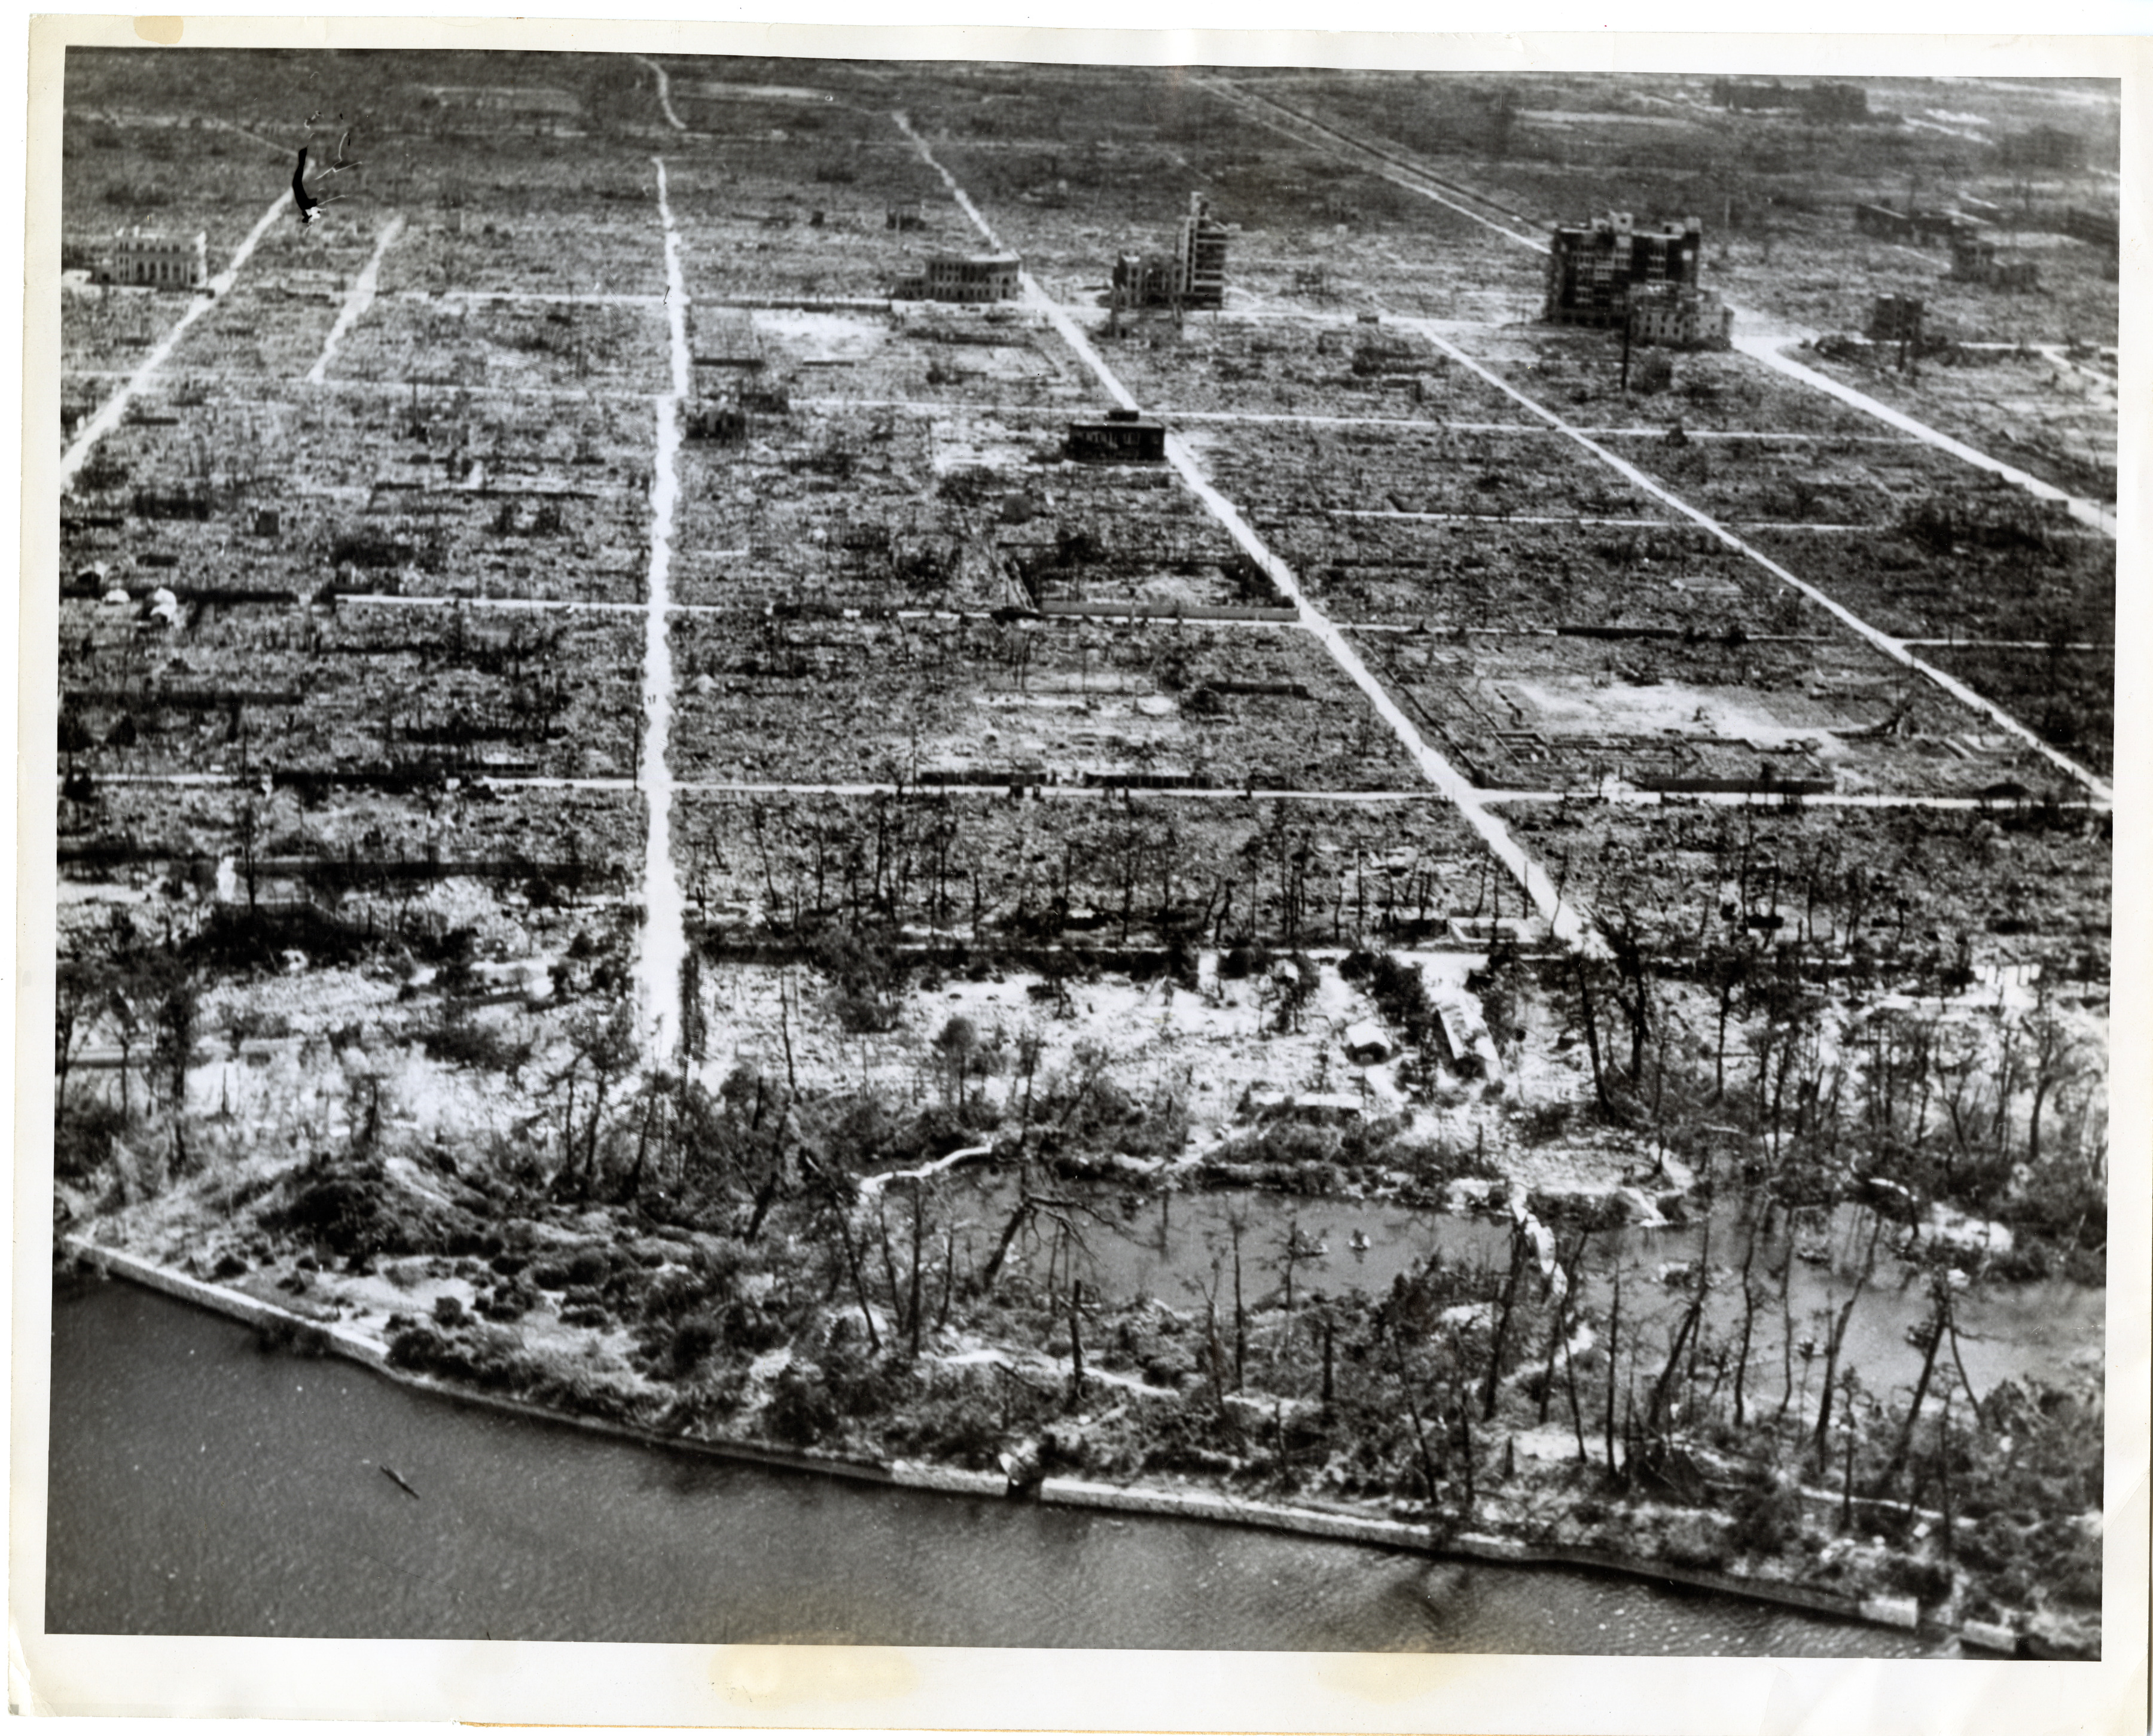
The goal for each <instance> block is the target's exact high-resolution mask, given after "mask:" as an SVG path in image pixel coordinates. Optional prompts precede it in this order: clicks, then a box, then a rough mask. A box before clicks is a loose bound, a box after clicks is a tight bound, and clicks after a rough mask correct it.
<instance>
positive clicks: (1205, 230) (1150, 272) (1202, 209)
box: [1113, 193, 1232, 308]
mask: <svg viewBox="0 0 2153 1736" xmlns="http://www.w3.org/2000/svg"><path fill="white" fill-rule="evenodd" d="M1231 234H1232V231H1231V230H1229V228H1228V227H1226V225H1225V224H1224V223H1222V222H1220V221H1219V220H1218V219H1217V218H1215V217H1214V216H1212V215H1211V201H1209V199H1207V198H1206V197H1204V195H1203V194H1201V193H1191V194H1190V195H1189V196H1188V216H1187V217H1185V218H1184V219H1183V221H1182V223H1181V226H1180V227H1179V229H1178V230H1177V231H1176V232H1175V235H1174V245H1173V252H1172V253H1171V254H1165V253H1143V254H1138V253H1124V254H1122V256H1121V257H1119V258H1117V260H1115V262H1114V277H1113V291H1114V305H1115V307H1116V308H1170V307H1182V308H1219V307H1224V305H1225V301H1226V243H1227V240H1228V238H1229V236H1230V235H1231Z"/></svg>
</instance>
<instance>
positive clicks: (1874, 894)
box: [1504, 798, 2110, 997]
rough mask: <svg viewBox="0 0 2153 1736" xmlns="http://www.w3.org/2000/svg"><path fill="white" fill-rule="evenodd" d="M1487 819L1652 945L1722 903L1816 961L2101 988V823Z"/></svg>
mask: <svg viewBox="0 0 2153 1736" xmlns="http://www.w3.org/2000/svg"><path fill="white" fill-rule="evenodd" d="M1504 818H1505V819H1506V820H1507V821H1508V822H1509V825H1510V826H1511V827H1512V828H1513V829H1514V831H1515V832H1517V833H1518V834H1519V837H1520V838H1522V839H1524V840H1527V841H1529V843H1530V844H1531V846H1532V847H1533V848H1535V849H1537V850H1540V851H1544V852H1545V853H1547V855H1548V856H1549V857H1550V858H1553V859H1554V860H1555V861H1557V862H1559V863H1561V864H1562V865H1563V873H1565V876H1566V883H1567V884H1568V885H1573V886H1575V888H1577V895H1578V896H1579V897H1580V899H1584V900H1585V901H1586V902H1588V903H1590V904H1592V905H1594V906H1595V907H1596V908H1599V909H1606V910H1610V911H1616V912H1619V913H1621V917H1622V919H1623V920H1624V921H1625V923H1626V924H1631V925H1633V926H1635V927H1636V929H1637V930H1638V931H1639V933H1640V934H1641V936H1642V937H1643V938H1644V939H1645V940H1646V942H1647V944H1651V945H1654V946H1665V947H1669V948H1672V947H1677V946H1681V945H1685V944H1691V943H1692V941H1693V940H1694V939H1695V937H1698V936H1703V935H1706V934H1708V933H1709V932H1710V931H1711V929H1712V928H1713V924H1715V922H1723V921H1725V920H1726V919H1727V915H1728V908H1730V907H1731V908H1732V909H1733V913H1734V914H1735V915H1736V916H1737V917H1738V918H1740V919H1742V920H1743V922H1744V923H1745V924H1748V925H1749V926H1750V927H1751V928H1752V929H1753V930H1754V931H1755V932H1757V933H1759V934H1763V935H1765V936H1768V937H1772V938H1776V939H1783V940H1787V939H1799V940H1800V941H1802V942H1803V943H1804V944H1805V945H1807V946H1809V947H1811V948H1812V949H1820V950H1821V952H1822V953H1823V954H1825V955H1845V953H1847V952H1848V951H1849V949H1859V950H1860V951H1862V952H1863V953H1865V955H1868V956H1869V957H1871V958H1872V959H1873V960H1876V963H1877V968H1878V969H1879V970H1882V971H1884V972H1885V974H1886V976H1887V977H1888V976H1889V975H1891V972H1892V970H1894V969H1896V968H1900V967H1901V966H1903V967H1905V968H1907V969H1913V968H1916V967H1917V966H1919V967H1921V968H1927V969H1929V970H1932V971H1933V970H1939V969H1943V968H1948V967H1950V966H1952V965H1957V964H1960V963H1961V962H1962V964H1963V967H1964V968H1967V969H1972V970H1978V971H1981V972H1984V973H1987V976H1988V980H1989V981H1990V982H1992V983H1993V982H1994V981H1995V980H1996V978H1997V975H1998V973H1999V972H2018V973H2019V974H2020V975H2026V974H2028V973H2030V974H2031V975H2033V977H2034V978H2035V979H2037V980H2038V979H2043V978H2053V979H2054V980H2055V981H2057V982H2058V983H2070V982H2077V983H2080V984H2084V985H2092V987H2091V988H2090V989H2089V990H2088V992H2089V993H2094V994H2095V995H2096V996H2097V997H2098V996H2099V995H2101V994H2104V993H2105V990H2102V989H2101V986H2100V985H2105V983H2106V981H2107V978H2108V959H2109V925H2108V921H2107V918H2106V915H2105V912H2106V911H2107V910H2108V909H2109V899H2110V860H2109V848H2108V844H2109V837H2110V820H2109V817H2108V816H2107V815H2105V814H2100V813H2089V812H2084V811H2083V810H2076V811H2074V810H2071V809H2069V808H2065V809H2061V810H2056V811H2050V810H2047V809H2044V808H2038V807H2016V806H2013V805H2009V804H2004V805H1999V806H1998V807H1996V808H1995V809H1993V810H1992V811H1989V812H1981V811H1978V810H1970V809H1957V810H1951V809H1933V808H1929V809H1924V808H1912V807H1908V808H1888V807H1887V808H1872V809H1867V810H1865V811H1863V812H1862V813H1861V815H1860V819H1859V822H1857V823H1855V824H1849V823H1848V817H1847V816H1846V815H1845V814H1844V813H1839V812H1832V811H1830V810H1827V809H1823V808H1815V807H1811V808H1803V807H1796V806H1793V805H1784V804H1780V803H1776V802H1754V803H1747V804H1743V805H1742V806H1740V807H1718V806H1712V805H1707V804H1703V803H1694V802H1680V801H1677V800H1675V799H1672V798H1670V799H1668V800H1667V802H1664V803H1663V804H1662V805H1661V806H1659V807H1632V806H1626V805H1623V804H1620V803H1615V802H1588V801H1575V802H1514V803H1511V804H1509V805H1508V806H1506V807H1505V808H1504ZM2095 913H2100V914H2095ZM1751 919H1754V921H1751ZM1774 919H1776V920H1774ZM1686 937H1687V938H1686ZM1895 959H1896V960H1898V961H1899V965H1898V966H1895V965H1894V964H1893V962H1892V961H1893V960H1895Z"/></svg>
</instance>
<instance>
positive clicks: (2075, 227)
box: [2057, 205, 2121, 253]
mask: <svg viewBox="0 0 2153 1736" xmlns="http://www.w3.org/2000/svg"><path fill="white" fill-rule="evenodd" d="M2057 227H2058V228H2059V230H2060V231H2061V232H2063V233H2064V234H2065V235H2068V236H2069V237H2072V238H2073V239H2074V240H2075V241H2082V242H2088V243H2089V244H2090V245H2092V246H2094V247H2106V248H2107V249H2108V251H2109V252H2111V253H2113V252H2116V251H2117V250H2118V248H2119V247H2120V246H2121V241H2120V233H2121V232H2120V228H2119V227H2118V225H2117V223H2116V220H2115V218H2114V217H2112V216H2104V215H2103V214H2102V213H2100V211H2087V210H2085V209H2084V208H2083V207H2082V206H2076V205H2067V206H2064V215H2063V217H2062V220H2061V221H2059V223H2058V225H2057Z"/></svg>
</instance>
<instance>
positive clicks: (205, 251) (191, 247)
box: [97, 227, 209, 289]
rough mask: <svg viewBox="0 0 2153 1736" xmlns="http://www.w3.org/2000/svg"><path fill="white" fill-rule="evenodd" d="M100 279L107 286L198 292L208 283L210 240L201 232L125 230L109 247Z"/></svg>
mask: <svg viewBox="0 0 2153 1736" xmlns="http://www.w3.org/2000/svg"><path fill="white" fill-rule="evenodd" d="M97 277H98V280H99V282H100V283H130V284H149V285H151V286H153V287H155V288H176V289H199V288H201V286H202V285H203V284H205V283H208V282H209V237H208V236H207V234H206V232H202V231H200V230H197V231H196V232H195V233H194V234H192V235H165V234H162V233H160V232H158V231H156V230H153V229H143V228H140V227H136V228H132V229H123V230H121V231H120V232H119V233H118V234H117V235H115V237H113V238H112V240H111V241H110V242H108V243H107V244H106V246H105V249H104V258H103V260H102V261H101V262H100V263H99V267H98V269H97Z"/></svg>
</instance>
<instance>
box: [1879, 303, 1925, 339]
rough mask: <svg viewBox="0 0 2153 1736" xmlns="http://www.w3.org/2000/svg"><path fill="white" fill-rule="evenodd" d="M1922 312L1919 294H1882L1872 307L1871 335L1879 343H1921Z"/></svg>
mask: <svg viewBox="0 0 2153 1736" xmlns="http://www.w3.org/2000/svg"><path fill="white" fill-rule="evenodd" d="M1921 312H1922V308H1921V297H1919V296H1918V295H1880V296H1878V297H1877V298H1876V305H1875V306H1874V307H1873V308H1871V309H1870V313H1869V335H1870V336H1871V338H1872V339H1875V340H1876V342H1877V343H1879V344H1919V343H1920V342H1921Z"/></svg>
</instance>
